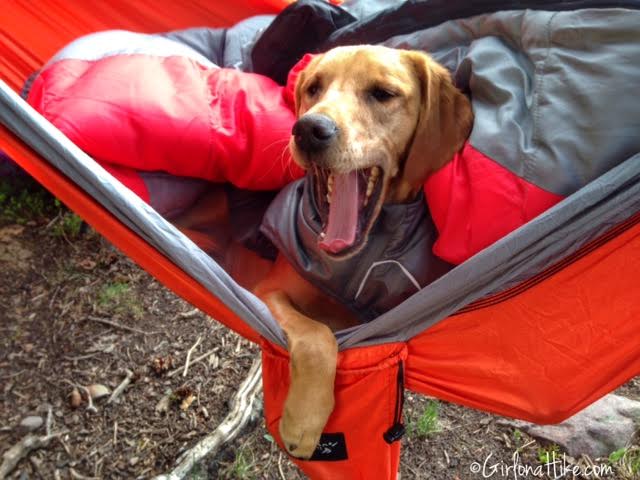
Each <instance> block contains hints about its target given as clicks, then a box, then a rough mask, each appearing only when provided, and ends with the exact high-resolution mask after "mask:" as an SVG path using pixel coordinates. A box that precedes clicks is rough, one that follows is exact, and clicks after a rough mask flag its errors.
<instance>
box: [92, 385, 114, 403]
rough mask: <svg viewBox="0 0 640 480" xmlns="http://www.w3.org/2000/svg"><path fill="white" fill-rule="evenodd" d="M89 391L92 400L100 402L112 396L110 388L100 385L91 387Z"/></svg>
mask: <svg viewBox="0 0 640 480" xmlns="http://www.w3.org/2000/svg"><path fill="white" fill-rule="evenodd" d="M87 390H88V391H89V395H91V400H98V399H100V398H103V397H106V396H107V395H109V394H111V390H109V388H107V387H105V386H104V385H101V384H99V383H94V384H93V385H89V386H88V387H87Z"/></svg>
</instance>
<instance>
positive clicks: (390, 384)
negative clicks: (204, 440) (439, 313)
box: [262, 343, 407, 480]
mask: <svg viewBox="0 0 640 480" xmlns="http://www.w3.org/2000/svg"><path fill="white" fill-rule="evenodd" d="M406 357H407V348H406V345H405V344H403V343H388V344H384V345H377V346H375V347H364V348H351V349H348V350H345V351H342V352H340V353H339V354H338V371H337V372H336V381H335V387H334V392H335V400H336V408H335V409H334V410H333V412H332V414H331V416H330V417H329V421H328V422H327V425H326V427H325V429H324V432H325V433H334V434H335V433H342V434H344V438H345V444H346V451H347V456H348V459H346V460H331V461H313V460H311V461H305V460H298V459H295V458H292V459H291V460H292V461H293V462H294V463H295V464H296V465H298V467H300V469H301V470H302V471H303V472H304V473H305V474H306V475H308V476H309V478H313V479H319V480H327V479H330V480H372V479H375V480H387V479H388V480H392V479H395V478H396V476H397V472H398V467H399V461H400V442H399V441H395V442H392V443H387V442H386V441H385V440H384V437H383V435H384V433H385V432H386V431H387V430H388V429H389V428H390V427H391V426H392V425H393V424H394V423H395V421H396V418H395V413H396V412H395V408H396V402H397V401H398V397H397V396H398V393H399V390H398V389H399V388H401V387H399V386H398V368H399V364H400V362H404V361H406ZM262 366H263V368H262V378H263V384H264V385H268V386H269V388H265V390H264V410H265V423H266V425H267V428H268V429H269V432H270V433H271V434H272V436H273V438H274V439H275V440H276V441H277V442H278V444H280V445H282V441H281V439H280V434H279V432H278V425H279V422H280V418H281V416H282V410H283V405H284V401H285V399H286V396H287V391H288V390H289V357H288V355H287V352H286V351H284V350H283V349H281V348H279V347H275V346H273V345H270V344H268V343H263V345H262ZM327 447H328V448H331V445H330V442H329V445H327Z"/></svg>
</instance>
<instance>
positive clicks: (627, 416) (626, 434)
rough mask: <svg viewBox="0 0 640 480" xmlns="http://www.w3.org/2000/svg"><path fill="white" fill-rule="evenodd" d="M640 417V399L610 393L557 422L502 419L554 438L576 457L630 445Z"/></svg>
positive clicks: (603, 454)
mask: <svg viewBox="0 0 640 480" xmlns="http://www.w3.org/2000/svg"><path fill="white" fill-rule="evenodd" d="M638 419H640V402H637V401H635V400H631V399H629V398H625V397H621V396H619V395H614V394H611V395H607V396H605V397H603V398H601V399H600V400H598V401H597V402H595V403H593V404H592V405H590V406H588V407H587V408H585V409H584V410H582V411H581V412H578V413H576V414H575V415H574V416H573V417H571V418H569V419H567V420H565V421H564V422H562V423H558V424H557V425H536V424H533V423H529V422H522V421H519V420H502V421H500V423H502V424H506V425H510V426H513V427H516V428H519V429H520V430H523V431H525V432H527V433H528V434H529V435H531V436H532V437H535V438H538V439H542V440H545V441H547V442H552V443H555V444H556V445H558V446H559V447H561V448H562V449H563V450H564V451H566V452H567V453H568V454H569V455H571V456H572V457H576V458H578V457H579V456H580V455H588V456H590V457H591V458H602V457H606V456H608V455H609V454H610V453H611V452H613V451H615V450H618V449H620V448H623V447H625V446H626V445H628V444H629V443H630V442H631V440H632V439H633V438H634V435H635V433H636V430H637V428H638V426H639V425H638V424H637V422H638V421H639V420H638Z"/></svg>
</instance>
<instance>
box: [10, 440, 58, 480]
mask: <svg viewBox="0 0 640 480" xmlns="http://www.w3.org/2000/svg"><path fill="white" fill-rule="evenodd" d="M66 433H67V431H64V432H58V433H54V434H51V435H44V436H42V437H39V436H37V435H31V434H29V435H27V436H25V437H24V438H23V439H22V440H20V441H19V442H18V443H16V444H15V445H14V446H13V447H11V448H10V449H9V450H7V451H6V452H4V453H3V454H2V464H1V465H0V480H3V479H5V478H7V475H9V473H11V472H12V471H13V469H14V468H15V467H16V465H18V463H19V462H20V460H22V459H23V458H25V457H26V456H27V455H29V454H30V453H31V452H32V451H34V450H38V449H40V448H45V447H48V446H49V442H51V440H53V439H54V438H56V437H59V436H60V435H64V434H66Z"/></svg>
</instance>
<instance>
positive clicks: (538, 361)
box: [0, 0, 640, 479]
mask: <svg viewBox="0 0 640 480" xmlns="http://www.w3.org/2000/svg"><path fill="white" fill-rule="evenodd" d="M287 3H288V2H286V1H285V0H237V1H234V2H216V1H214V0H181V1H169V0H167V1H162V2H161V1H159V0H136V1H135V2H131V1H127V0H112V1H110V2H87V1H80V0H47V1H46V2H32V1H29V0H12V1H10V2H5V4H3V7H2V17H3V20H2V25H1V26H0V79H2V80H3V81H5V82H6V83H7V84H8V85H9V86H10V87H11V88H13V89H14V90H16V91H17V90H19V89H20V88H21V87H22V85H23V83H24V81H25V79H26V78H27V77H28V76H29V75H30V74H31V73H33V72H34V71H36V70H37V69H38V68H40V67H41V66H42V65H43V64H44V63H45V62H46V61H47V59H48V58H49V57H51V56H52V55H53V54H54V53H55V52H56V51H57V50H58V49H60V48H61V47H62V46H64V45H65V44H66V43H68V42H69V41H71V40H73V39H74V38H77V37H78V36H80V35H83V34H86V33H89V32H93V31H97V30H105V29H114V28H120V29H127V30H134V31H143V32H160V31H168V30H173V29H179V28H186V27H192V26H202V25H206V26H210V27H214V26H225V25H230V24H232V23H234V22H236V21H238V20H240V19H243V18H246V17H249V16H251V15H255V14H259V13H276V12H277V11H279V10H280V9H282V8H284V7H285V6H286V4H287ZM0 150H2V151H4V152H5V153H6V154H7V155H9V156H10V157H11V158H12V159H13V160H15V161H16V162H17V163H18V164H19V165H20V166H21V167H22V168H24V169H25V170H26V171H27V172H28V173H29V174H30V175H31V176H33V177H34V178H35V179H36V180H37V181H38V182H40V183H41V184H42V185H44V186H45V187H46V188H47V189H48V190H50V191H51V192H52V193H53V194H54V195H55V196H56V197H58V198H59V199H60V200H61V201H63V202H64V203H65V204H66V205H67V206H68V207H69V208H71V209H72V210H74V211H75V212H76V213H77V214H78V215H80V216H81V217H82V218H83V219H84V220H86V221H87V222H88V223H89V224H90V225H92V227H94V228H95V229H96V230H97V231H98V232H100V233H101V234H102V235H104V236H105V237H106V238H107V239H109V240H110V241H111V242H112V243H113V244H114V245H116V246H118V248H120V249H121V250H122V251H123V252H124V253H125V254H126V255H128V256H129V257H131V258H132V259H133V260H134V261H136V262H137V263H138V264H139V265H140V266H141V267H142V268H144V269H145V270H147V271H148V272H149V273H151V274H152V275H153V276H154V277H156V278H157V279H158V280H159V281H161V282H162V283H163V284H164V285H166V286H167V287H168V288H170V289H171V290H173V291H174V292H175V293H176V294H178V295H180V296H181V297H183V298H184V299H185V300H187V301H188V302H190V303H191V304H193V305H194V306H196V307H197V308H199V309H201V310H202V311H204V312H206V313H207V314H208V315H210V316H211V317H213V318H215V319H216V320H218V321H220V322H222V323H223V324H225V325H226V326H227V327H229V328H231V329H233V330H234V331H236V332H238V333H239V334H240V335H242V336H244V337H246V338H247V339H249V340H251V341H253V342H256V343H259V344H261V345H262V347H263V360H264V374H263V380H264V385H265V414H266V421H267V426H268V428H269V429H270V430H271V431H272V432H273V433H274V436H275V437H276V439H278V437H277V423H278V420H279V417H280V412H281V409H282V404H283V401H284V396H285V394H286V391H287V387H288V375H289V373H288V372H289V371H288V368H289V367H288V361H287V357H286V352H284V351H283V350H282V349H281V348H279V347H276V346H274V345H271V344H269V343H268V342H266V341H264V340H263V339H262V338H261V337H260V336H259V335H258V334H257V333H256V332H255V331H254V330H252V329H251V328H250V327H249V326H247V324H245V323H244V322H243V321H242V320H241V319H240V318H239V317H237V316H236V315H235V314H234V313H233V312H232V311H231V310H230V309H229V308H228V307H227V306H225V305H224V304H223V303H222V302H221V301H220V300H218V299H217V298H216V297H214V296H213V295H212V294H211V293H209V292H208V291H207V290H206V289H205V288H204V287H203V286H201V285H200V284H199V283H197V282H196V281H195V280H194V279H193V278H191V277H190V276H189V275H187V274H186V273H185V272H184V271H182V270H181V269H180V268H179V267H177V266H176V265H175V264H174V263H172V262H171V261H170V260H169V259H167V258H166V257H165V256H164V255H163V254H161V253H160V252H159V251H157V250H156V249H155V248H153V247H152V246H150V245H149V244H148V243H147V242H146V241H145V240H143V239H142V238H141V237H140V236H138V235H137V234H135V233H134V232H132V231H131V230H130V229H129V228H127V227H126V226H125V225H124V224H122V223H121V222H120V221H119V220H118V219H116V218H115V217H114V216H113V215H112V214H111V213H109V212H108V211H107V210H106V209H105V208H104V207H103V206H102V205H100V204H99V203H98V202H96V201H95V200H94V199H93V198H92V197H90V196H89V195H88V194H86V193H85V192H84V191H82V190H81V189H80V188H79V187H78V186H77V185H75V184H74V183H73V182H72V181H70V180H69V179H68V178H67V177H65V176H64V175H63V174H61V173H60V172H59V171H58V170H57V169H56V168H54V167H53V166H51V165H50V164H49V163H48V162H47V161H46V160H45V159H44V158H42V157H40V156H39V155H38V154H36V153H35V152H34V151H33V150H31V149H30V148H29V147H28V146H27V145H26V144H24V143H23V142H22V141H20V140H19V139H18V138H17V137H16V136H14V135H13V134H12V133H11V132H10V131H9V130H8V129H7V127H6V126H2V127H1V128H0ZM639 220H640V216H638V215H636V216H634V217H632V218H630V219H629V220H628V221H627V222H625V223H623V224H621V225H617V226H616V227H614V228H613V229H612V230H610V231H609V232H608V233H607V234H605V235H603V236H602V237H600V238H598V239H597V240H595V241H593V242H591V243H590V244H588V245H586V246H585V247H583V248H581V249H580V250H579V251H578V252H577V253H576V254H574V255H572V256H571V257H570V258H568V259H565V260H564V261H563V262H561V263H560V264H558V265H554V266H552V267H550V268H549V269H548V270H546V271H544V272H543V273H542V274H540V275H537V276H536V277H534V278H533V279H531V280H530V281H528V282H526V283H524V284H521V285H518V286H517V287H514V288H511V289H509V290H507V291H505V292H503V293H501V294H498V295H495V296H493V297H490V298H487V299H485V300H482V301H479V302H476V303H474V304H472V305H470V306H468V307H466V308H465V309H463V310H461V311H459V312H458V313H457V314H455V315H453V316H451V317H449V318H447V319H445V320H442V321H440V322H439V323H437V324H436V325H434V326H433V327H430V328H428V329H427V330H425V331H423V332H421V333H419V334H417V335H416V336H415V337H413V338H412V339H410V340H409V341H407V342H398V343H391V344H383V345H375V346H369V347H360V348H352V349H348V350H345V351H343V352H341V353H340V357H339V371H338V376H337V379H336V405H337V407H336V410H335V412H334V414H333V415H332V416H331V418H330V420H329V423H328V425H327V428H326V431H327V432H344V436H345V438H346V444H347V451H348V460H340V461H334V462H313V461H298V462H297V463H298V465H299V466H300V467H301V468H302V469H303V470H304V471H305V473H307V474H308V475H309V476H311V477H312V478H331V479H343V478H344V479H355V478H363V479H373V478H376V479H384V478H395V475H396V472H397V471H398V461H399V460H398V459H399V442H394V443H390V444H389V443H387V442H385V441H384V440H383V438H382V434H383V433H384V432H385V431H386V430H388V428H389V427H390V426H391V425H392V424H393V422H394V419H396V416H397V412H396V409H397V406H396V401H397V399H396V392H397V387H396V384H397V379H398V365H399V364H400V362H404V375H405V386H406V388H408V389H410V390H413V391H416V392H420V393H424V394H427V395H432V396H436V397H438V398H441V399H444V400H447V401H452V402H456V403H460V404H463V405H466V406H469V407H473V408H478V409H481V410H485V411H490V412H495V413H497V414H500V415H504V416H510V417H517V418H521V419H526V420H529V421H533V422H537V423H550V422H558V421H561V420H563V419H565V418H567V417H568V416H571V415H572V414H574V413H576V412H578V411H579V410H581V409H582V408H584V407H586V406H587V405H589V404H590V403H592V402H594V401H595V400H597V399H598V398H600V397H601V396H603V395H605V394H606V393H608V392H610V391H611V390H613V389H615V388H616V387H618V386H619V385H621V384H622V383H624V382H625V381H627V380H628V379H630V378H631V377H633V376H634V375H637V374H638V373H640V357H639V356H638V354H637V342H633V341H631V339H634V338H636V339H637V338H638V331H639V330H640V328H639V327H640V304H639V302H638V299H640V283H639V282H638V281H637V279H638V272H639V271H640V225H639V224H638V222H639ZM612 272H615V274H614V275H612ZM587 317H588V328H585V327H584V318H587ZM580 322H582V323H580ZM576 325H581V327H580V328H578V327H576ZM505 326H506V327H505Z"/></svg>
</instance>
